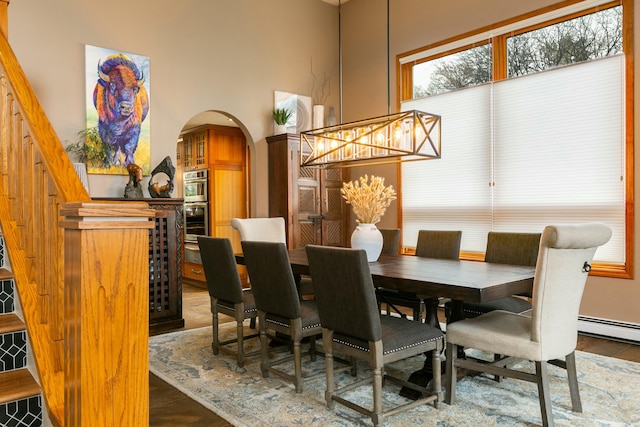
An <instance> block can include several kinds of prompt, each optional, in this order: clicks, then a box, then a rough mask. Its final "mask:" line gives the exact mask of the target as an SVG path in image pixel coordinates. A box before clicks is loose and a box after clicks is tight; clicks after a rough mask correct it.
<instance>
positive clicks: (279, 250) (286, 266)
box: [241, 240, 322, 393]
mask: <svg viewBox="0 0 640 427" xmlns="http://www.w3.org/2000/svg"><path fill="white" fill-rule="evenodd" d="M241 243H242V251H243V253H244V260H245V265H246V267H247V271H248V273H249V279H250V280H251V287H252V289H253V294H254V297H255V301H256V308H257V309H258V329H259V331H260V348H261V351H262V362H261V364H260V369H261V371H262V375H263V376H265V377H267V376H268V375H269V373H273V374H276V375H279V376H280V377H282V378H285V379H286V380H288V381H291V382H293V384H294V386H295V389H296V393H300V392H301V391H302V384H303V380H304V379H312V378H317V377H318V376H320V375H322V373H320V374H316V375H313V376H307V377H306V378H305V375H304V374H303V372H302V355H303V353H302V350H301V341H302V339H303V338H305V337H310V339H309V351H308V352H305V353H304V354H309V355H310V357H311V360H315V355H316V352H315V344H316V341H315V340H316V336H319V335H320V334H321V332H322V330H321V327H320V318H319V317H318V310H317V307H316V303H315V301H313V300H308V301H307V300H300V298H299V297H298V291H297V289H296V283H295V279H294V277H293V272H292V270H291V264H290V263H289V256H288V254H287V248H286V246H285V244H284V243H278V242H255V241H248V240H244V241H242V242H241ZM271 331H273V332H275V333H276V334H279V336H278V337H276V336H275V335H274V334H271ZM281 336H286V337H288V338H290V339H291V343H292V345H293V356H292V357H286V358H278V359H270V358H269V344H268V342H267V339H268V338H272V339H280V337H281ZM291 359H293V364H294V374H293V375H291V374H289V373H288V372H286V371H285V370H283V369H278V368H277V367H276V366H277V365H280V364H283V363H286V362H290V361H291Z"/></svg>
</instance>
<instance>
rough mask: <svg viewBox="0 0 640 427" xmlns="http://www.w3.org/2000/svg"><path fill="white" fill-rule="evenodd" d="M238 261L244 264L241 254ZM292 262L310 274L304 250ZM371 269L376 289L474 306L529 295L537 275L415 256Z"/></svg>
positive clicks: (385, 260)
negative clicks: (382, 288) (461, 302)
mask: <svg viewBox="0 0 640 427" xmlns="http://www.w3.org/2000/svg"><path fill="white" fill-rule="evenodd" d="M236 260H237V261H238V263H239V264H243V263H244V259H243V257H242V255H237V256H236ZM289 262H290V263H291V267H292V269H293V272H294V273H296V274H301V275H308V274H309V261H308V260H307V252H306V250H305V249H304V248H298V249H291V250H289ZM369 270H370V271H371V276H372V278H373V282H374V285H375V286H377V287H384V288H388V289H396V290H399V291H403V292H408V293H414V294H419V295H424V296H427V297H446V298H451V299H453V300H460V301H468V302H475V303H479V302H486V301H491V300H494V299H498V298H502V297H506V296H509V295H514V294H520V293H524V292H530V291H531V289H532V287H533V277H534V273H535V267H525V266H516V265H507V264H493V263H487V262H479V261H464V260H460V261H458V260H446V259H435V258H423V257H417V256H413V255H381V256H380V258H378V261H376V262H370V263H369Z"/></svg>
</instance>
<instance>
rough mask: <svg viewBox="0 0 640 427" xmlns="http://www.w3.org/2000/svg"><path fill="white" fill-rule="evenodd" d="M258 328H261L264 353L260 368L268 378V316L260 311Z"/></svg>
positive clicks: (261, 345) (261, 344) (261, 346)
mask: <svg viewBox="0 0 640 427" xmlns="http://www.w3.org/2000/svg"><path fill="white" fill-rule="evenodd" d="M258 317H259V319H258V328H259V330H260V352H261V353H262V362H261V363H260V370H261V371H262V376H263V377H264V378H267V377H268V376H269V371H268V369H267V367H268V366H269V348H268V347H269V343H268V342H267V325H266V323H267V316H266V313H264V312H259V313H258Z"/></svg>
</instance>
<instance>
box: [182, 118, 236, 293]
mask: <svg viewBox="0 0 640 427" xmlns="http://www.w3.org/2000/svg"><path fill="white" fill-rule="evenodd" d="M201 135H205V136H206V139H205V141H204V148H203V149H202V150H201V151H197V150H199V148H194V146H193V141H200V138H201ZM190 145H191V146H192V148H191V150H196V151H194V152H191V153H190V152H189V150H190V149H189V148H187V147H189V146H190ZM246 146H247V143H246V138H245V136H244V133H243V132H242V130H241V129H240V128H237V127H231V126H219V125H205V126H200V127H198V128H195V129H193V130H189V131H187V132H185V133H183V134H182V141H178V147H177V152H176V154H178V153H180V156H179V158H180V161H179V162H178V169H182V170H183V171H188V170H192V169H202V167H201V166H200V165H199V163H198V166H196V167H194V166H192V165H193V164H194V162H195V163H197V159H198V158H199V157H198V156H200V155H202V156H204V157H203V158H204V159H205V160H203V161H205V162H206V164H205V167H206V168H207V169H208V185H207V188H208V194H207V197H208V203H209V205H208V208H209V209H208V210H209V217H208V220H209V222H208V225H209V235H211V236H215V237H227V238H229V239H230V240H231V244H232V246H233V249H234V251H237V252H241V251H242V247H241V245H240V236H239V234H238V232H237V231H235V230H234V229H233V228H232V227H231V219H232V218H245V217H246V216H247V165H246V158H247V155H246V152H247V150H246ZM194 153H195V154H194ZM196 154H197V156H196ZM190 158H193V159H196V160H193V161H191V162H189V159H190ZM182 273H183V276H184V279H185V280H186V281H188V282H189V283H191V284H194V285H196V286H200V287H206V284H205V277H204V271H203V269H202V261H201V260H200V258H199V250H198V244H197V243H195V242H190V243H187V244H186V245H185V259H184V261H183V271H182ZM240 276H241V278H242V279H243V280H246V276H247V274H246V270H244V267H242V268H240Z"/></svg>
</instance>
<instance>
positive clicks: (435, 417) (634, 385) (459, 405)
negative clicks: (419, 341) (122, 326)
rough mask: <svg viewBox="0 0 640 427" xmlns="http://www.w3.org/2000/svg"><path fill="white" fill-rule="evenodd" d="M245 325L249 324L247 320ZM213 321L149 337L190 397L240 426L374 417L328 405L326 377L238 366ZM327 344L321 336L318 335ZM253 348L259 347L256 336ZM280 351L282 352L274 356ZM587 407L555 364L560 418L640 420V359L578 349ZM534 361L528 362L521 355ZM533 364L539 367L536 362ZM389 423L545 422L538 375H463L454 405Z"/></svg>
mask: <svg viewBox="0 0 640 427" xmlns="http://www.w3.org/2000/svg"><path fill="white" fill-rule="evenodd" d="M245 329H246V330H247V332H249V331H251V330H250V329H249V327H248V323H247V324H246V325H245ZM233 333H235V326H234V325H232V324H224V325H222V327H221V336H222V337H225V336H227V337H228V336H232V335H230V334H233ZM211 340H212V338H211V328H210V327H205V328H199V329H192V330H187V331H181V332H175V333H169V334H164V335H157V336H154V337H151V338H150V339H149V370H150V371H151V372H152V373H153V374H155V375H157V376H158V377H160V378H161V379H163V380H164V381H166V382H168V383H169V384H171V385H172V386H174V387H176V388H177V389H178V390H180V391H182V392H183V393H185V394H186V395H188V396H189V397H190V398H192V399H194V400H196V401H198V402H199V403H201V404H202V405H204V406H205V407H207V408H209V409H210V410H211V411H213V412H215V413H216V414H218V415H219V416H221V417H223V418H224V419H226V420H227V421H228V422H229V423H231V424H233V425H236V426H247V427H260V426H265V427H267V426H269V427H271V426H299V425H316V426H370V425H371V420H370V418H368V417H365V416H363V415H361V414H359V413H357V412H355V411H353V410H351V409H348V408H346V407H344V406H342V405H339V404H336V405H335V407H334V408H333V409H327V408H326V406H325V402H324V397H323V396H324V389H325V380H324V377H322V378H320V379H316V380H312V381H306V382H305V384H304V391H303V392H302V393H300V394H296V393H295V390H294V388H293V385H292V384H290V383H288V382H286V381H284V380H282V379H280V378H279V377H277V376H274V375H271V376H270V377H268V378H263V377H262V374H261V373H260V360H259V359H260V358H259V356H258V357H252V358H249V359H248V360H247V362H246V364H245V367H244V368H238V367H237V365H236V362H235V359H234V358H233V357H232V356H229V355H226V354H223V353H220V354H219V355H217V356H214V355H213V353H212V351H211ZM318 344H321V340H319V341H318ZM248 345H249V348H248V350H249V351H251V350H252V349H257V348H259V342H258V340H257V339H253V340H249V341H248ZM274 357H278V356H274ZM576 360H577V365H578V369H579V373H578V379H579V384H580V392H581V397H582V406H583V412H582V413H574V412H572V411H571V402H570V397H569V390H568V386H567V381H566V372H565V371H564V370H562V369H560V368H557V367H555V366H550V367H549V374H550V376H551V386H550V389H551V396H552V400H553V412H554V419H555V422H556V425H560V426H640V364H638V363H633V362H627V361H623V360H618V359H613V358H609V357H604V356H599V355H594V354H590V353H585V352H577V353H576ZM423 363H424V356H417V357H414V358H412V359H410V360H408V361H403V362H397V363H395V364H393V365H392V366H391V367H390V368H389V369H391V370H401V371H403V372H407V373H410V372H413V371H415V370H417V369H419V368H420V367H421V366H422V365H423ZM523 364H525V365H523V366H524V367H525V368H529V366H528V365H529V364H528V363H527V362H523ZM303 369H305V370H306V371H309V372H314V371H318V370H323V369H324V359H323V358H322V357H318V358H317V359H316V361H315V362H311V361H310V360H309V358H308V357H307V358H305V359H303ZM531 369H533V367H532V366H531ZM368 374H369V371H368V369H367V366H366V364H360V365H358V376H359V377H360V376H364V375H368ZM352 380H353V378H352V377H351V376H350V374H349V373H348V372H346V373H344V374H342V375H338V376H337V385H341V384H344V383H348V382H350V381H352ZM350 393H352V395H351V396H350V398H356V399H358V400H359V401H360V402H371V399H370V394H371V393H370V391H369V389H366V388H364V389H357V390H355V391H353V392H350ZM383 400H384V402H383V403H384V404H385V405H389V404H395V403H397V402H399V401H405V399H404V398H403V397H400V396H399V394H398V388H397V387H395V386H394V385H392V384H391V383H390V382H387V384H386V385H385V392H384V396H383ZM385 425H386V426H403V427H404V426H444V427H448V426H474V427H475V426H493V425H500V426H539V425H542V419H541V415H540V407H539V403H538V393H537V387H536V385H535V384H533V383H528V382H524V381H517V380H512V379H505V380H503V381H501V382H499V383H498V382H495V381H493V380H491V379H489V378H488V377H484V376H475V377H466V378H464V379H462V380H461V381H460V382H458V385H457V388H456V402H455V404H454V405H447V404H445V403H442V404H441V405H440V408H439V409H435V408H434V407H433V405H423V406H421V407H418V408H414V409H412V410H410V411H406V412H404V413H400V414H396V415H393V416H391V417H389V418H387V419H386V420H385Z"/></svg>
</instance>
